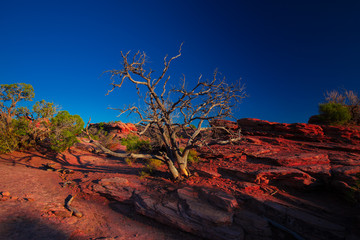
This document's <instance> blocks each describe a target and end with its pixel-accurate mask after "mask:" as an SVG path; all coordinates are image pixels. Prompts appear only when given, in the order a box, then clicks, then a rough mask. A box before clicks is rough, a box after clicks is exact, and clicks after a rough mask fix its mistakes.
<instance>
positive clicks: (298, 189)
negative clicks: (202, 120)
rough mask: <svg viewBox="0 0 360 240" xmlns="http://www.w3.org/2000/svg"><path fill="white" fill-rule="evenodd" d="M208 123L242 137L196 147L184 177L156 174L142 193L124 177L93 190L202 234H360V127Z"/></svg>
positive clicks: (271, 236)
mask: <svg viewBox="0 0 360 240" xmlns="http://www.w3.org/2000/svg"><path fill="white" fill-rule="evenodd" d="M212 124H213V125H218V126H222V127H226V128H227V129H228V130H229V131H233V132H238V130H239V129H241V134H242V137H243V138H242V140H241V141H239V142H237V143H235V144H231V145H220V144H216V143H215V144H213V145H211V146H210V148H211V150H210V149H209V148H207V147H203V148H199V149H198V151H199V152H200V154H201V155H200V157H201V161H200V163H198V164H196V165H195V166H192V167H193V168H192V171H193V172H194V173H195V175H194V176H193V177H192V178H190V179H188V180H186V181H185V182H183V183H172V184H170V185H171V186H170V187H169V183H168V182H167V183H166V184H163V183H161V182H157V180H154V181H153V182H151V184H152V185H151V187H150V188H149V190H148V191H139V190H138V188H137V186H136V185H134V184H133V183H129V182H127V181H126V179H125V180H122V179H102V180H101V181H99V182H98V183H96V184H94V185H93V187H92V188H93V190H94V191H96V192H98V193H100V194H102V195H105V196H108V197H111V198H113V199H116V200H117V201H123V202H127V203H130V204H132V205H134V206H135V210H136V211H137V212H138V213H140V214H143V215H145V216H148V217H150V218H153V219H155V220H157V221H159V222H162V223H164V224H167V225H169V226H173V227H177V228H180V229H182V230H184V231H187V232H191V233H193V234H196V235H199V236H201V237H204V238H206V239H239V240H242V239H246V240H250V239H319V240H322V239H324V240H325V239H344V240H352V239H359V236H360V235H359V234H360V233H359V229H360V228H359V226H360V212H359V208H360V207H359V202H360V195H359V192H360V178H359V177H360V132H359V130H357V129H351V128H345V127H329V126H318V125H311V124H281V123H271V122H267V121H262V120H257V119H240V120H238V121H237V123H235V122H230V121H218V122H213V123H212ZM217 134H221V132H217ZM153 184H157V185H156V190H154V189H155V188H154V185H153Z"/></svg>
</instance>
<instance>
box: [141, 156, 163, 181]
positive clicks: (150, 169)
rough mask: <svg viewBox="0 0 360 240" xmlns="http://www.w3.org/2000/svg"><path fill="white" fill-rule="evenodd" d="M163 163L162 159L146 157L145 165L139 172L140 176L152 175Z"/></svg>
mask: <svg viewBox="0 0 360 240" xmlns="http://www.w3.org/2000/svg"><path fill="white" fill-rule="evenodd" d="M162 164H163V162H162V161H160V160H158V159H153V158H151V159H148V160H147V163H146V164H145V167H144V168H143V169H142V170H141V172H140V177H141V178H145V177H148V176H153V175H154V174H155V171H156V170H157V169H158V168H159V167H160V166H161V165H162Z"/></svg>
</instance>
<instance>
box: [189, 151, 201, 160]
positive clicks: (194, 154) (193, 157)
mask: <svg viewBox="0 0 360 240" xmlns="http://www.w3.org/2000/svg"><path fill="white" fill-rule="evenodd" d="M188 161H189V162H190V163H197V162H199V157H198V152H197V151H196V150H195V149H190V152H189V155H188Z"/></svg>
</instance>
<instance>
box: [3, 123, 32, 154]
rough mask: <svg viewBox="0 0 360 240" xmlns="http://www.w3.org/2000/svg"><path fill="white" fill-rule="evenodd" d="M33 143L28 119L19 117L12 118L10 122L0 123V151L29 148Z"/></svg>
mask: <svg viewBox="0 0 360 240" xmlns="http://www.w3.org/2000/svg"><path fill="white" fill-rule="evenodd" d="M4 126H7V127H4ZM34 144H35V142H34V141H32V135H31V128H30V121H29V120H27V119H25V118H19V119H13V120H12V121H11V123H10V124H5V123H4V122H3V123H1V124H0V153H7V152H11V151H14V150H18V149H25V148H29V147H32V146H34Z"/></svg>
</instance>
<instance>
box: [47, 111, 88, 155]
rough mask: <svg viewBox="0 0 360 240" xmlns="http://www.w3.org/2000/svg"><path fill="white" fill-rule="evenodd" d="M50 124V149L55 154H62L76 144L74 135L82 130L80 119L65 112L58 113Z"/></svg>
mask: <svg viewBox="0 0 360 240" xmlns="http://www.w3.org/2000/svg"><path fill="white" fill-rule="evenodd" d="M50 122H51V126H50V130H51V132H50V135H49V139H50V148H51V149H52V150H54V151H56V152H62V151H64V150H66V149H67V148H69V147H71V146H72V145H73V144H74V143H76V142H77V138H76V135H78V134H80V133H81V131H82V129H83V128H84V121H83V120H82V119H81V117H80V116H79V115H70V114H69V113H68V112H67V111H61V112H59V113H58V114H57V115H56V116H55V117H53V118H52V119H51V121H50Z"/></svg>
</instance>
